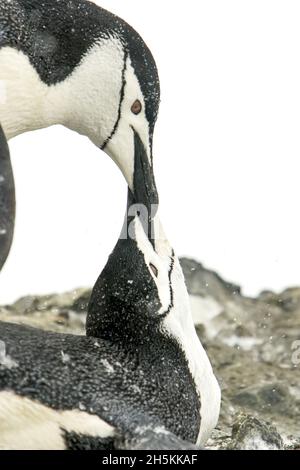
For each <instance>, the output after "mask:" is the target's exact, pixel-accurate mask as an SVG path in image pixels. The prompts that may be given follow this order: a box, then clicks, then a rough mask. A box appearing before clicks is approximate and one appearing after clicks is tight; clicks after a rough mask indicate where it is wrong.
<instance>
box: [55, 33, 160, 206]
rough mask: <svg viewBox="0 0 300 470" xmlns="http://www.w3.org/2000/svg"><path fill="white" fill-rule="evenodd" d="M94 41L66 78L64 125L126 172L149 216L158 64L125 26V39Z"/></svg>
mask: <svg viewBox="0 0 300 470" xmlns="http://www.w3.org/2000/svg"><path fill="white" fill-rule="evenodd" d="M122 32H123V36H121V35H120V34H119V36H117V37H115V36H110V37H108V38H104V39H101V40H100V41H96V42H95V44H94V45H93V46H92V47H91V48H90V49H89V50H88V51H87V53H86V54H85V56H84V57H83V58H82V60H81V63H80V65H79V66H78V67H77V68H76V70H75V71H74V73H73V74H72V75H71V76H70V78H69V79H68V87H67V88H68V90H67V92H68V94H67V97H68V98H67V99H68V107H69V110H68V112H67V113H66V115H65V116H64V118H63V120H64V124H65V125H66V126H67V127H70V128H72V129H73V130H76V131H78V132H80V133H81V134H84V135H87V136H88V137H89V138H90V140H92V142H93V143H94V144H95V145H96V146H97V147H99V148H100V149H102V150H103V151H104V152H105V153H107V154H108V155H109V156H110V157H111V158H112V159H113V161H114V162H115V163H116V164H117V165H118V167H119V168H120V170H121V171H122V173H123V175H124V177H125V179H126V181H127V183H128V186H129V188H130V189H131V191H132V193H133V195H134V197H135V200H136V202H137V203H139V204H144V205H145V207H146V208H147V210H148V211H149V213H150V212H151V207H152V206H153V205H156V204H157V203H158V195H157V189H156V185H155V179H154V174H153V158H152V143H153V133H154V127H155V123H156V119H157V115H158V109H159V101H160V84H159V77H158V72H157V67H156V64H155V61H154V59H153V57H152V54H151V52H150V51H149V49H148V48H147V46H146V45H145V43H144V41H143V40H142V39H141V38H140V36H139V35H138V34H137V33H136V32H135V31H134V30H133V29H132V28H130V26H128V25H127V27H126V37H125V36H124V34H125V33H124V30H123V31H122Z"/></svg>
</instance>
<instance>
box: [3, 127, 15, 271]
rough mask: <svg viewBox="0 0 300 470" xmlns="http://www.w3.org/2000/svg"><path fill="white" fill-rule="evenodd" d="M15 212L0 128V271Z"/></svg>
mask: <svg viewBox="0 0 300 470" xmlns="http://www.w3.org/2000/svg"><path fill="white" fill-rule="evenodd" d="M15 210H16V208H15V185H14V177H13V171H12V167H11V162H10V155H9V149H8V145H7V141H6V137H5V135H4V132H3V130H2V128H1V126H0V270H1V268H2V266H3V265H4V263H5V261H6V258H7V256H8V254H9V251H10V247H11V244H12V240H13V235H14V225H15Z"/></svg>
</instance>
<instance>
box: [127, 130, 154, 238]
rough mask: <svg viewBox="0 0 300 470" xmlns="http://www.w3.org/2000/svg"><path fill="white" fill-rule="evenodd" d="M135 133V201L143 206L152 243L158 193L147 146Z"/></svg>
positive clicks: (146, 226)
mask: <svg viewBox="0 0 300 470" xmlns="http://www.w3.org/2000/svg"><path fill="white" fill-rule="evenodd" d="M133 133H134V175H133V200H134V203H135V204H137V205H141V208H142V210H141V212H142V213H143V214H142V215H143V219H144V223H146V224H147V225H144V228H145V231H146V234H147V235H148V238H149V240H150V241H151V242H152V241H153V238H155V237H154V233H153V232H154V231H153V227H152V224H153V219H154V217H155V215H156V212H157V207H158V202H159V198H158V193H157V189H156V184H155V178H154V172H153V167H152V164H151V163H150V160H149V157H148V154H147V151H146V149H145V146H144V144H143V142H142V140H141V138H140V136H139V134H138V133H137V132H136V131H135V129H133Z"/></svg>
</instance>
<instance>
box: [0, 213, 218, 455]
mask: <svg viewBox="0 0 300 470" xmlns="http://www.w3.org/2000/svg"><path fill="white" fill-rule="evenodd" d="M127 226H128V228H129V230H128V231H127V230H126V231H125V232H126V233H128V234H129V236H124V231H123V232H122V234H123V237H121V238H120V239H119V241H118V243H117V245H116V247H115V249H114V251H113V253H112V254H111V256H110V258H109V260H108V263H107V265H106V267H105V268H104V270H103V272H102V273H101V275H100V277H99V279H98V281H97V282H96V285H95V287H94V289H93V292H92V296H91V301H90V305H89V313H88V318H87V337H84V336H73V335H66V334H57V333H50V332H45V331H40V330H36V329H33V328H29V327H25V326H21V325H13V324H9V323H4V322H0V346H1V344H2V354H1V348H0V449H1V448H2V449H20V448H21V449H37V448H38V449H54V448H55V449H83V448H85V449H112V448H122V449H124V448H130V449H163V448H164V449H183V448H193V447H192V446H190V445H188V444H185V443H183V442H182V440H185V441H186V440H187V441H190V442H192V443H193V444H197V445H200V444H204V443H205V442H206V440H207V438H208V437H209V435H210V433H211V431H212V429H213V428H214V426H215V425H216V423H217V420H218V415H219V408H220V390H219V386H218V384H217V381H216V379H215V376H214V374H213V371H212V368H211V365H210V362H209V359H208V357H207V355H206V353H205V351H204V349H203V348H202V346H201V344H200V341H199V339H198V337H197V334H196V331H195V328H194V325H193V320H192V316H191V312H190V306H189V298H188V294H187V290H186V287H185V283H184V278H183V274H182V271H181V268H180V265H179V261H178V259H177V257H176V255H175V254H174V251H173V250H172V248H171V247H170V245H169V243H168V242H167V240H165V239H164V238H160V239H157V240H156V243H155V245H156V246H157V250H156V251H155V250H154V249H153V246H152V244H151V243H150V241H149V239H148V237H147V236H146V234H145V231H144V228H143V224H142V223H141V220H140V216H139V215H138V214H133V215H132V217H129V218H128V220H126V228H127Z"/></svg>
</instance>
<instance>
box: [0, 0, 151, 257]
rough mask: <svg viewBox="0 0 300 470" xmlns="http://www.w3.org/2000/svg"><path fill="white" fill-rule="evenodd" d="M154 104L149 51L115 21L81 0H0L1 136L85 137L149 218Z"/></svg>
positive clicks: (123, 23) (97, 8) (120, 20)
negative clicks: (53, 131)
mask: <svg viewBox="0 0 300 470" xmlns="http://www.w3.org/2000/svg"><path fill="white" fill-rule="evenodd" d="M159 101H160V85H159V77H158V72H157V68H156V64H155V61H154V59H153V57H152V54H151V52H150V51H149V49H148V47H147V46H146V44H145V43H144V41H143V40H142V38H141V37H140V36H139V34H138V33H137V32H136V31H135V30H134V29H133V28H132V27H131V26H129V25H128V24H127V23H126V22H125V21H123V20H122V19H120V18H118V17H117V16H115V15H113V14H112V13H110V12H108V11H106V10H104V9H103V8H100V7H99V6H97V5H95V4H93V3H91V2H88V1H86V0H43V1H40V0H2V1H1V3H0V124H1V125H2V128H3V130H4V133H5V135H6V138H7V139H10V138H12V137H14V136H16V135H19V134H21V133H24V132H27V131H32V130H36V129H40V128H45V127H48V126H51V125H55V124H61V125H64V126H66V127H68V128H69V129H71V130H74V131H76V132H78V133H80V134H83V135H85V136H87V137H89V139H90V140H91V141H92V142H93V143H94V144H95V145H96V146H97V147H99V148H100V149H102V150H104V151H105V152H106V153H107V154H108V155H109V156H110V157H111V158H112V159H113V160H114V161H115V162H116V164H117V165H118V166H119V168H120V169H121V171H122V173H123V174H124V176H125V178H126V181H127V183H128V185H129V187H130V188H131V190H132V191H133V193H134V196H135V199H136V202H138V203H140V204H144V205H145V206H146V207H147V209H148V213H149V220H150V218H151V209H153V207H154V210H155V206H156V205H157V203H158V195H157V190H156V185H155V179H154V174H153V158H152V141H153V132H154V126H155V122H156V118H157V114H158V108H159ZM0 172H1V168H0ZM11 178H12V177H11ZM0 210H1V208H0ZM0 216H1V213H0ZM12 229H13V226H11V230H12ZM148 235H149V237H151V231H149V234H148ZM10 238H12V234H11V235H10ZM1 250H2V247H1V245H0V251H1ZM1 256H2V258H4V255H1Z"/></svg>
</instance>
